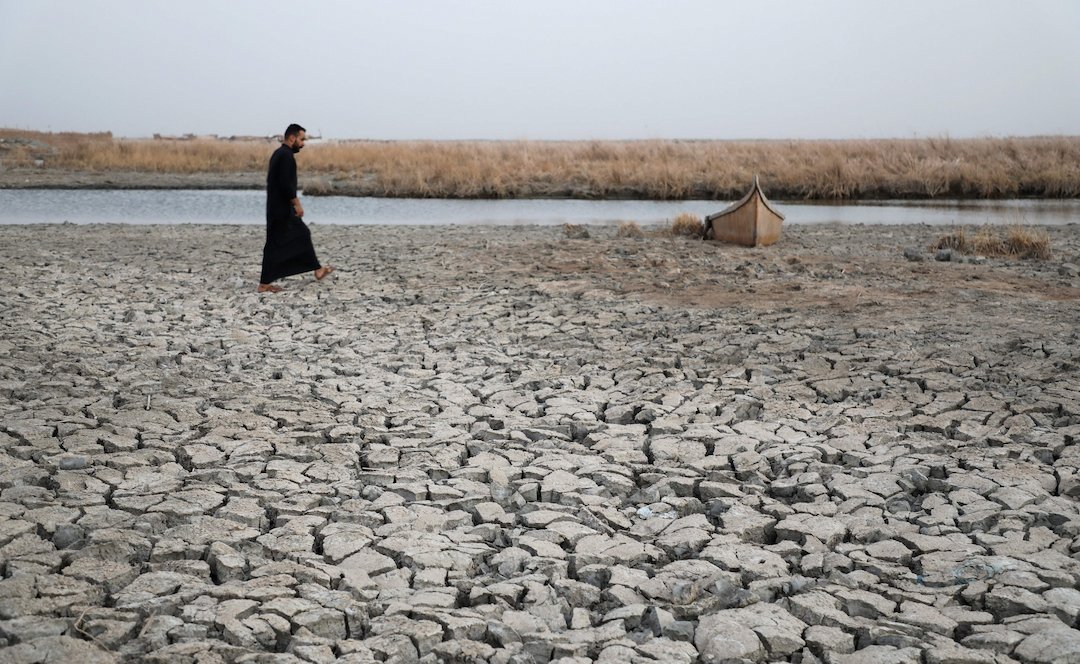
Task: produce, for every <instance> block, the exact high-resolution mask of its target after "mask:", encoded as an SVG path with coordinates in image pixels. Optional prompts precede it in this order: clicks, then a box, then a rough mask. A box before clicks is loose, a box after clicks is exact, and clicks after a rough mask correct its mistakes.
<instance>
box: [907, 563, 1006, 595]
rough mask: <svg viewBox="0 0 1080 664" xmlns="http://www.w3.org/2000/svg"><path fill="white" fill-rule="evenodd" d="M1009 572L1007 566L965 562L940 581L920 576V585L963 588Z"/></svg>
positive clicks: (943, 576) (918, 578)
mask: <svg viewBox="0 0 1080 664" xmlns="http://www.w3.org/2000/svg"><path fill="white" fill-rule="evenodd" d="M1007 570H1008V566H1006V565H990V564H988V563H981V562H978V561H965V562H964V564H962V565H960V567H957V568H956V569H954V570H953V571H952V572H951V573H950V574H945V575H942V578H940V579H930V580H928V579H927V578H926V577H925V576H924V575H922V574H919V575H918V577H917V580H918V582H919V585H921V586H926V587H927V588H947V587H949V586H963V585H967V584H969V583H973V582H975V581H983V580H985V579H992V578H994V577H995V576H997V575H998V574H1001V573H1002V572H1004V571H1007Z"/></svg>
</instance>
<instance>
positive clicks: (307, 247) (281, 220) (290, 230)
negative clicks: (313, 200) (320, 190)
mask: <svg viewBox="0 0 1080 664" xmlns="http://www.w3.org/2000/svg"><path fill="white" fill-rule="evenodd" d="M306 139H307V131H306V130H305V129H304V128H303V127H301V126H300V125H298V124H291V125H289V128H288V129H286V130H285V140H284V141H283V142H282V144H281V147H280V148H278V149H277V150H275V151H274V154H273V155H272V156H271V157H270V169H269V171H268V172H267V174H266V245H265V246H264V247H263V262H262V275H260V276H259V292H260V293H277V292H279V291H281V290H282V289H281V288H278V287H277V286H274V285H273V284H272V283H271V282H273V281H276V280H278V279H281V278H282V277H289V276H292V275H294V274H301V273H303V272H311V271H312V270H314V271H315V278H316V279H322V278H323V277H325V276H326V275H328V274H330V273H331V272H333V271H334V268H332V267H323V266H321V265H320V264H319V259H318V258H317V257H316V256H315V247H314V246H312V244H311V231H309V230H308V227H307V225H306V224H304V222H303V221H301V217H303V216H304V206H302V205H300V199H299V198H297V196H296V157H294V156H293V155H294V154H296V153H297V152H299V151H300V150H301V149H302V148H303V147H304V141H305V140H306Z"/></svg>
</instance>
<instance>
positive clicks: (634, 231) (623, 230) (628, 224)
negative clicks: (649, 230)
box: [619, 221, 645, 238]
mask: <svg viewBox="0 0 1080 664" xmlns="http://www.w3.org/2000/svg"><path fill="white" fill-rule="evenodd" d="M644 235H645V234H644V233H642V232H641V226H638V225H637V222H634V221H624V222H622V223H621V224H619V237H628V238H640V237H644Z"/></svg>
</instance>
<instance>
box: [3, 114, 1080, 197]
mask: <svg viewBox="0 0 1080 664" xmlns="http://www.w3.org/2000/svg"><path fill="white" fill-rule="evenodd" d="M13 135H19V136H27V137H29V138H36V139H37V140H41V141H43V142H45V143H49V144H51V145H54V146H56V147H57V153H56V154H55V155H54V156H50V157H48V158H47V159H46V164H45V166H46V167H57V168H67V169H74V170H88V171H149V172H159V173H225V172H239V171H249V172H250V171H262V170H264V169H265V168H266V161H267V159H268V157H269V155H270V153H271V152H272V151H273V149H274V147H275V146H273V145H267V144H265V143H258V142H254V143H244V142H235V143H231V142H228V141H197V140H196V141H153V140H128V139H116V138H113V137H112V136H111V134H108V133H105V134H93V135H86V134H82V135H79V134H46V133H41V132H26V131H21V130H11V129H3V130H0V137H5V136H13ZM0 158H3V159H7V160H8V162H9V163H15V165H19V163H17V162H18V160H19V158H18V157H13V156H11V155H10V154H9V155H7V156H3V154H2V153H0ZM297 158H298V162H299V164H300V169H301V172H302V174H303V175H302V177H303V176H308V177H319V178H332V179H333V180H334V183H335V187H334V191H335V192H339V193H348V194H355V195H373V196H412V197H445V198H511V197H528V196H564V197H600V198H612V197H623V198H647V199H665V200H676V199H686V198H703V199H721V200H731V199H735V198H739V197H741V196H742V194H743V193H745V191H746V188H747V187H748V186H749V184H750V182H751V181H752V180H753V176H754V175H760V176H761V182H762V186H763V187H764V189H765V190H766V193H767V194H768V195H769V196H770V197H773V198H786V199H800V198H807V199H830V198H878V199H880V198H930V197H935V196H940V197H973V198H1008V197H1017V196H1042V197H1054V198H1069V197H1077V196H1080V137H1067V136H1058V137H1031V138H979V139H963V140H957V139H950V138H947V137H946V138H927V139H888V140H884V139H883V140H849V141H668V140H647V141H608V142H600V141H579V142H559V141H490V142H485V141H444V142H435V141H395V142H382V141H341V142H333V141H330V142H326V143H321V144H311V145H309V146H308V147H307V148H305V150H304V151H303V152H301V153H300V154H299V155H298V156H297ZM13 159H14V162H12V160H13ZM22 159H23V160H24V161H25V160H26V159H27V157H25V156H24V157H22ZM24 165H29V164H24Z"/></svg>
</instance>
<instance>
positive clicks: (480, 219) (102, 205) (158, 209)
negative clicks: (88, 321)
mask: <svg viewBox="0 0 1080 664" xmlns="http://www.w3.org/2000/svg"><path fill="white" fill-rule="evenodd" d="M301 200H302V202H303V204H304V209H305V211H306V215H305V217H304V218H305V220H306V221H308V222H314V223H319V224H345V225H351V224H391V225H395V224H410V225H412V224H438V225H443V224H495V225H519V224H536V225H553V224H563V223H567V222H569V223H572V224H599V225H604V224H618V223H620V222H622V221H634V222H637V223H638V224H656V223H660V222H663V221H664V220H667V219H671V218H672V217H674V216H675V215H677V214H679V213H680V212H692V213H695V214H698V215H701V216H704V215H707V214H712V213H713V212H718V211H720V210H721V209H723V208H724V207H725V206H726V205H727V203H726V202H721V201H676V202H667V201H665V202H657V201H581V200H538V199H525V200H466V201H463V200H446V199H415V198H354V197H346V196H330V197H314V196H302V197H301ZM265 201H266V194H265V193H264V192H261V191H233V190H210V191H207V190H116V191H109V190H60V189H51V190H31V189H21V190H20V189H5V190H0V224H34V223H62V222H65V221H68V222H71V223H75V224H90V223H110V222H112V223H125V224H187V223H201V224H261V223H263V222H264V210H265ZM776 204H777V206H778V207H779V208H780V209H781V211H782V212H784V214H786V215H787V222H788V223H793V224H820V223H840V224H873V225H891V224H929V225H936V226H940V225H960V224H963V225H968V226H976V225H980V224H1010V223H1018V222H1019V223H1027V224H1042V225H1055V226H1056V225H1063V224H1072V223H1080V199H1068V200H1007V201H864V202H854V203H843V204H837V203H817V202H814V203H808V202H805V201H776Z"/></svg>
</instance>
